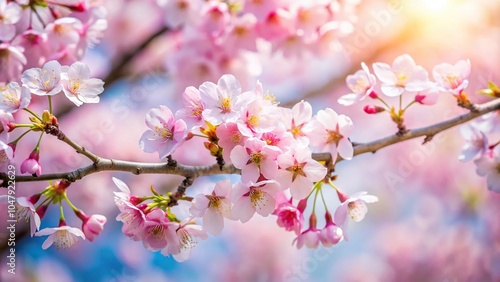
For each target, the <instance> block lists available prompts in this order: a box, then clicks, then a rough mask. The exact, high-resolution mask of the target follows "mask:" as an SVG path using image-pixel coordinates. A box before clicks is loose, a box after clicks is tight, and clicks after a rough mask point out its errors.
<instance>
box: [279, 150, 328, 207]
mask: <svg viewBox="0 0 500 282" xmlns="http://www.w3.org/2000/svg"><path fill="white" fill-rule="evenodd" d="M278 165H279V168H280V169H279V170H278V172H277V174H276V177H275V179H276V180H277V181H278V182H279V183H280V184H281V186H282V187H283V188H285V189H286V188H290V193H291V194H292V197H293V198H295V199H303V198H305V197H307V195H309V193H310V192H311V189H312V186H313V183H314V182H317V181H321V180H322V179H323V178H324V177H325V175H326V171H327V169H326V167H324V166H323V165H322V164H320V163H319V162H317V161H316V160H314V159H313V158H312V155H311V151H310V150H309V148H307V147H295V148H292V149H291V151H290V152H288V153H286V154H282V155H279V156H278Z"/></svg>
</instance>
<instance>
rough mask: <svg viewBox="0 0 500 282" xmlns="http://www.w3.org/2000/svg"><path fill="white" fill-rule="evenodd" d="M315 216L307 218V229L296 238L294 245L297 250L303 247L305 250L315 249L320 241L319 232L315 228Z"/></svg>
mask: <svg viewBox="0 0 500 282" xmlns="http://www.w3.org/2000/svg"><path fill="white" fill-rule="evenodd" d="M316 224H317V223H316V214H314V213H313V214H311V216H310V217H309V228H308V229H307V230H305V231H304V232H302V233H300V235H298V236H297V238H296V239H295V241H294V243H295V242H297V249H301V248H302V247H303V246H306V247H307V248H317V247H318V245H319V242H320V239H321V230H319V229H317V228H316Z"/></svg>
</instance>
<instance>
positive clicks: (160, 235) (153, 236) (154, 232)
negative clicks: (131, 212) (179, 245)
mask: <svg viewBox="0 0 500 282" xmlns="http://www.w3.org/2000/svg"><path fill="white" fill-rule="evenodd" d="M177 227H178V225H177V224H176V223H174V222H170V221H169V220H168V219H167V217H166V215H165V212H164V211H163V210H161V209H153V210H152V211H151V212H149V213H148V214H147V215H146V221H145V222H144V226H143V227H142V228H143V229H142V236H141V237H142V243H143V245H144V248H146V249H148V250H151V251H153V252H157V251H160V250H162V249H163V248H165V247H166V246H167V244H168V243H170V242H173V241H174V240H175V238H176V235H175V230H176V228H177Z"/></svg>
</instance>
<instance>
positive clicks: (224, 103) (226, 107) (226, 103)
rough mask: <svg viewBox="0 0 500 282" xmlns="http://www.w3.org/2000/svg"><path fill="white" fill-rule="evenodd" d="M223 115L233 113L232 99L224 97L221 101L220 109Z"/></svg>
mask: <svg viewBox="0 0 500 282" xmlns="http://www.w3.org/2000/svg"><path fill="white" fill-rule="evenodd" d="M219 109H221V111H222V113H224V114H227V113H230V112H231V97H224V98H222V99H221V102H220V107H219Z"/></svg>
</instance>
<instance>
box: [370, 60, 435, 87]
mask: <svg viewBox="0 0 500 282" xmlns="http://www.w3.org/2000/svg"><path fill="white" fill-rule="evenodd" d="M373 70H374V72H375V75H377V77H378V79H379V80H380V81H381V82H382V88H381V90H382V93H384V94H385V95H387V96H389V97H397V96H400V95H401V94H403V92H404V91H408V92H415V91H422V90H424V89H426V88H427V84H428V74H427V71H426V70H425V69H424V68H423V67H421V66H417V65H416V64H415V61H414V60H413V58H412V57H411V56H410V55H408V54H404V55H401V56H399V57H397V58H396V59H394V61H393V62H392V66H389V65H388V64H386V63H374V64H373Z"/></svg>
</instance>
